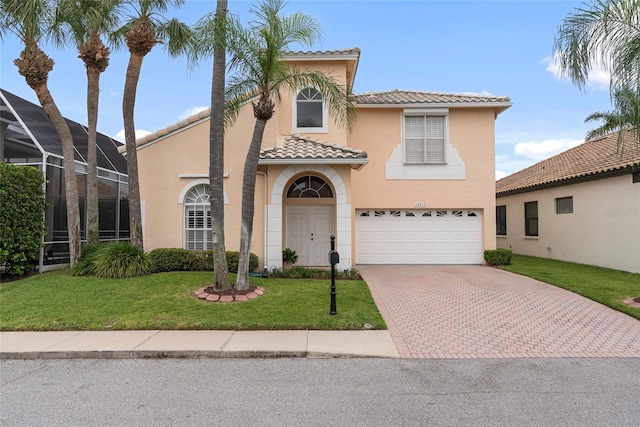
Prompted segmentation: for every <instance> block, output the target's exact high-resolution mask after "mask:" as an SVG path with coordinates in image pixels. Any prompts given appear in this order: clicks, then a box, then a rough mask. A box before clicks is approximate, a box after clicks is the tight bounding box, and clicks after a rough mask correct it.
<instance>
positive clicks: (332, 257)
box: [329, 236, 340, 316]
mask: <svg viewBox="0 0 640 427" xmlns="http://www.w3.org/2000/svg"><path fill="white" fill-rule="evenodd" d="M339 262H340V255H339V254H338V252H336V236H331V250H330V251H329V263H330V264H331V308H330V310H329V314H330V315H332V316H333V315H336V314H338V311H337V310H336V264H337V263H339Z"/></svg>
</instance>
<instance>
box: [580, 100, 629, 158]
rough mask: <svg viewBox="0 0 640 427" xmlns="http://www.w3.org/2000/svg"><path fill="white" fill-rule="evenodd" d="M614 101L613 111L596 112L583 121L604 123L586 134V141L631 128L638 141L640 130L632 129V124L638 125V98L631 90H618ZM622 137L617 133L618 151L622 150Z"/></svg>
mask: <svg viewBox="0 0 640 427" xmlns="http://www.w3.org/2000/svg"><path fill="white" fill-rule="evenodd" d="M614 101H615V103H616V107H615V110H614V111H598V112H595V113H593V114H590V115H589V116H588V117H587V118H586V119H585V122H591V121H602V122H604V123H602V125H600V126H599V127H597V128H595V129H592V130H590V131H589V132H588V133H587V136H586V139H587V140H589V139H592V138H597V137H600V136H604V135H607V134H610V133H612V132H615V131H620V130H623V129H628V128H633V131H634V132H635V134H636V138H637V139H638V140H640V128H638V127H637V126H635V127H634V123H640V98H639V97H638V96H637V94H636V93H635V92H633V91H632V90H629V89H620V90H618V91H617V92H616V93H615V96H614ZM623 136H624V133H623V132H619V133H618V150H623V149H624V147H623V146H622V144H623Z"/></svg>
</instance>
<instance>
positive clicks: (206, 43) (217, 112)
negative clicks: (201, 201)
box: [189, 0, 231, 291]
mask: <svg viewBox="0 0 640 427" xmlns="http://www.w3.org/2000/svg"><path fill="white" fill-rule="evenodd" d="M227 4H228V1H227V0H217V3H216V11H215V13H210V14H207V15H205V16H203V17H202V18H201V19H199V20H198V22H197V23H196V25H195V28H194V37H193V46H192V48H191V51H190V52H189V56H190V61H191V62H192V63H197V62H199V61H200V59H201V58H202V57H210V56H213V72H212V82H211V115H210V116H209V201H210V203H211V230H212V234H213V288H214V289H215V290H216V291H224V290H227V289H231V279H230V278H229V267H228V264H227V256H226V248H225V239H224V188H223V185H224V184H223V181H224V177H223V175H224V86H225V79H226V43H225V38H226V33H227V31H226V26H227V24H226V21H227Z"/></svg>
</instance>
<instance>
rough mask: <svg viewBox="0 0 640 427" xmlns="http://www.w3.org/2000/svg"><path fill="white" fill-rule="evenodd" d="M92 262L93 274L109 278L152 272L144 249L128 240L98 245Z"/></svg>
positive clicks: (135, 275) (142, 274)
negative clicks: (132, 244)
mask: <svg viewBox="0 0 640 427" xmlns="http://www.w3.org/2000/svg"><path fill="white" fill-rule="evenodd" d="M93 264H94V266H95V272H94V275H95V276H98V277H104V278H109V279H122V278H126V277H137V276H144V275H146V274H150V273H151V272H152V269H151V262H150V261H149V259H148V258H147V256H146V255H145V253H144V251H143V250H142V249H138V248H136V247H134V246H131V245H130V244H129V242H115V243H109V244H106V245H101V246H99V248H98V250H97V251H96V253H95V260H94V262H93Z"/></svg>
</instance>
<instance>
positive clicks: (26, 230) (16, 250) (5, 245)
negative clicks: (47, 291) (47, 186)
mask: <svg viewBox="0 0 640 427" xmlns="http://www.w3.org/2000/svg"><path fill="white" fill-rule="evenodd" d="M43 185H44V178H43V176H42V172H40V170H38V169H36V168H34V167H31V166H16V165H12V164H9V163H4V162H0V271H2V272H3V273H4V274H7V275H9V276H22V275H23V274H25V273H28V272H29V271H32V270H34V269H35V266H36V265H37V260H38V255H39V252H40V248H41V247H42V236H44V233H45V227H44V212H45V209H46V207H47V202H46V199H45V195H44V192H43Z"/></svg>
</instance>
